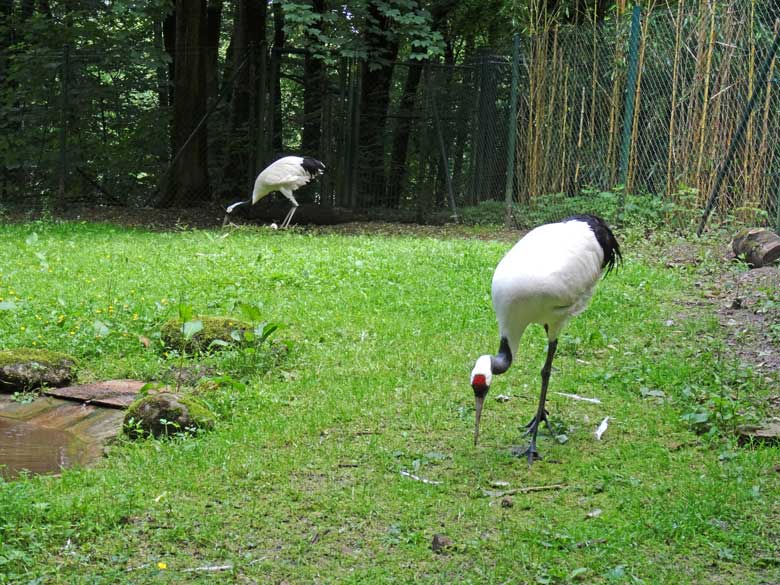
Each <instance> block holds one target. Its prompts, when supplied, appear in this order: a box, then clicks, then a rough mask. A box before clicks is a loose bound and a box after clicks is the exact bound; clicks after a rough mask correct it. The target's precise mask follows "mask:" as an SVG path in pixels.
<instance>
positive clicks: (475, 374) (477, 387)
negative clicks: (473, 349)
mask: <svg viewBox="0 0 780 585" xmlns="http://www.w3.org/2000/svg"><path fill="white" fill-rule="evenodd" d="M492 381H493V368H492V365H491V360H490V356H489V355H483V356H482V357H480V358H479V359H478V360H477V363H476V364H475V365H474V369H473V370H472V371H471V388H472V390H474V409H475V410H474V445H476V444H477V443H478V442H479V421H480V420H481V418H482V406H483V405H484V404H485V396H487V393H488V390H490V383H491V382H492Z"/></svg>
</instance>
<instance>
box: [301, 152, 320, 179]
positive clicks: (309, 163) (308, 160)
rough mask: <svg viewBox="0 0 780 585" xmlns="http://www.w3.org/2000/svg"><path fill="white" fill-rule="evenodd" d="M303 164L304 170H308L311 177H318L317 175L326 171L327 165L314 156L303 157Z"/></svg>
mask: <svg viewBox="0 0 780 585" xmlns="http://www.w3.org/2000/svg"><path fill="white" fill-rule="evenodd" d="M301 166H302V167H303V170H304V171H306V172H307V173H308V174H309V176H311V177H316V176H317V175H321V174H322V173H324V172H325V165H324V164H322V161H319V160H317V159H316V158H312V157H310V156H304V157H303V160H302V161H301Z"/></svg>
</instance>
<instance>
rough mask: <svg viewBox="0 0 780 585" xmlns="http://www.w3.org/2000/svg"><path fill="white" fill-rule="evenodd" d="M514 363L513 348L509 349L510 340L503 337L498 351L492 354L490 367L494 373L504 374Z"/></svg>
mask: <svg viewBox="0 0 780 585" xmlns="http://www.w3.org/2000/svg"><path fill="white" fill-rule="evenodd" d="M511 365H512V350H510V349H509V340H508V339H507V338H506V337H502V338H501V343H500V344H499V346H498V353H497V354H496V355H493V356H490V369H491V371H492V372H493V373H494V374H503V373H504V372H506V371H507V370H508V369H509V366H511Z"/></svg>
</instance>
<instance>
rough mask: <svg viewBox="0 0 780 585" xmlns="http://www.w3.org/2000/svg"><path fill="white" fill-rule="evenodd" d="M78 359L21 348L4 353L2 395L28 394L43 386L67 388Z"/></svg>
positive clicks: (1, 357) (1, 355)
mask: <svg viewBox="0 0 780 585" xmlns="http://www.w3.org/2000/svg"><path fill="white" fill-rule="evenodd" d="M75 366H76V360H75V358H72V357H71V356H69V355H67V354H64V353H59V352H56V351H48V350H45V349H31V348H26V347H19V348H15V349H4V350H2V351H0V392H8V393H12V392H24V391H28V390H34V389H36V388H40V387H41V386H50V387H56V386H67V385H68V384H70V382H71V380H73V378H74V368H75Z"/></svg>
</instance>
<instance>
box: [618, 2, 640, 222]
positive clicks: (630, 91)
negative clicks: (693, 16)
mask: <svg viewBox="0 0 780 585" xmlns="http://www.w3.org/2000/svg"><path fill="white" fill-rule="evenodd" d="M641 15H642V9H641V7H639V6H634V11H633V12H632V14H631V40H630V41H629V46H628V76H627V79H626V102H625V108H624V110H623V143H622V145H621V148H620V184H621V185H623V190H622V193H621V195H620V211H619V212H618V213H619V215H621V216H622V215H623V208H624V206H625V202H626V185H627V184H628V159H629V157H630V156H631V140H632V138H633V136H632V134H633V126H634V124H633V121H634V100H635V99H636V78H637V69H638V65H639V32H640V30H639V20H640V17H641Z"/></svg>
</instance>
